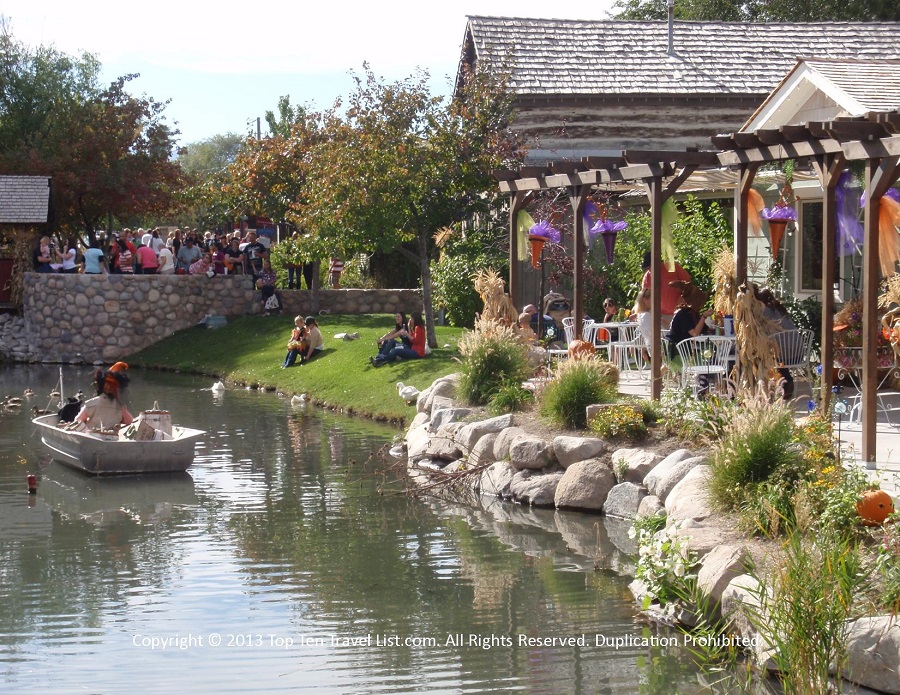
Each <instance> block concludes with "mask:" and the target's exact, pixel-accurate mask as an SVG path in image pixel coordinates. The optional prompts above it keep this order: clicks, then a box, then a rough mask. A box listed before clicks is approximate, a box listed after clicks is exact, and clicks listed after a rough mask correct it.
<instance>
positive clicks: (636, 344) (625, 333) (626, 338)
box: [609, 323, 644, 372]
mask: <svg viewBox="0 0 900 695" xmlns="http://www.w3.org/2000/svg"><path fill="white" fill-rule="evenodd" d="M618 333H619V335H618V339H617V340H612V341H610V343H609V352H610V362H612V363H613V364H615V365H616V366H617V367H618V368H619V369H620V370H621V371H623V372H627V371H631V369H632V366H631V361H632V360H631V358H632V357H635V367H636V368H637V369H641V367H642V365H643V357H642V352H641V351H642V349H643V348H644V341H643V338H642V337H641V335H640V331H638V325H637V323H623V324H621V325H620V326H619V328H618Z"/></svg>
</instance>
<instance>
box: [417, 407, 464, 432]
mask: <svg viewBox="0 0 900 695" xmlns="http://www.w3.org/2000/svg"><path fill="white" fill-rule="evenodd" d="M422 414H423V413H419V414H418V415H416V417H419V415H422ZM471 414H472V409H471V408H441V409H440V410H437V409H434V410H432V411H431V421H430V422H429V424H428V429H429V431H431V432H437V431H438V430H439V429H440V428H441V426H442V425H449V424H450V423H451V422H459V421H460V420H464V419H465V418H467V417H469V415H471Z"/></svg>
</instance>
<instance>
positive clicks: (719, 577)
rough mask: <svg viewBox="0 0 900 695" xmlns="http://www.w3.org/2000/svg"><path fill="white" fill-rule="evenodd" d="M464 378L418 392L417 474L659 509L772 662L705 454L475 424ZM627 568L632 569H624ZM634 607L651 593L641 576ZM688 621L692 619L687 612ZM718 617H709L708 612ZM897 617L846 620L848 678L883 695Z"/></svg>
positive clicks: (518, 498)
mask: <svg viewBox="0 0 900 695" xmlns="http://www.w3.org/2000/svg"><path fill="white" fill-rule="evenodd" d="M458 379H459V375H458V374H452V375H449V376H446V377H443V378H441V379H438V380H436V381H435V382H434V383H433V384H432V385H431V386H429V387H428V388H426V389H425V390H424V391H422V392H421V394H420V395H419V399H418V402H417V406H416V407H417V413H416V417H415V418H414V419H413V421H412V423H411V424H410V426H409V429H408V430H407V432H406V454H407V461H408V466H409V467H410V468H411V470H413V471H416V472H423V471H424V472H425V473H426V474H428V473H433V472H435V471H441V472H442V473H444V474H446V473H454V472H463V471H466V470H469V469H471V468H472V467H475V466H479V467H481V470H480V472H479V473H474V474H472V475H467V476H465V478H464V479H465V480H466V482H467V483H468V484H469V485H470V486H471V487H472V488H473V489H474V490H475V491H476V492H479V493H480V494H482V495H488V496H497V497H500V498H502V499H505V500H510V501H513V502H518V503H520V504H528V505H532V506H542V507H555V508H557V509H570V510H575V511H584V512H594V513H602V514H605V515H607V516H609V517H611V518H618V519H626V520H629V521H631V520H634V519H636V518H639V517H644V516H649V515H652V514H655V513H657V512H660V511H663V512H665V514H666V517H667V526H668V529H669V531H670V532H674V533H675V534H676V535H677V536H678V538H679V539H680V542H681V543H682V544H683V546H685V547H686V550H687V551H689V552H692V553H694V554H696V556H697V557H698V558H699V561H700V569H699V572H698V580H697V581H698V587H699V588H700V590H701V591H702V592H703V593H704V594H705V595H707V596H708V597H709V601H708V605H709V606H711V607H715V606H721V611H722V613H723V615H729V616H732V617H731V628H732V632H733V634H734V635H736V636H737V638H739V640H740V641H737V642H735V644H738V645H740V646H744V647H747V648H748V651H749V653H750V654H751V655H752V656H753V658H754V659H755V660H756V661H757V663H759V664H760V665H763V666H771V665H772V662H771V658H770V657H771V653H772V646H771V645H769V644H767V643H766V642H765V640H764V638H763V637H762V636H761V635H760V634H759V633H758V632H757V631H756V629H755V628H754V626H753V625H752V624H751V622H750V621H749V620H747V619H746V618H744V617H743V616H744V614H745V611H744V610H743V609H744V608H750V609H751V610H757V611H758V610H759V606H758V605H755V601H754V593H753V589H754V588H755V587H756V580H755V579H754V578H753V577H752V576H751V575H748V574H745V573H744V572H745V568H746V566H747V559H748V558H749V555H750V550H749V549H748V547H747V545H746V544H745V543H744V542H743V541H742V539H741V538H740V537H739V536H737V535H735V534H734V533H733V532H731V531H729V530H727V529H725V528H723V527H721V526H720V525H717V519H716V517H715V515H714V513H713V511H712V507H711V506H710V504H709V503H708V501H707V491H706V481H707V478H708V475H709V470H710V469H709V465H708V459H707V456H706V454H705V453H703V452H698V451H690V450H687V449H678V450H677V451H674V452H672V453H671V454H669V455H667V456H662V455H660V454H657V453H654V452H652V451H647V450H644V449H640V448H625V449H616V448H614V446H613V445H612V444H610V443H609V442H607V441H605V440H603V439H598V438H596V437H572V436H557V437H554V438H552V440H550V441H547V440H545V439H543V438H541V437H540V436H537V435H535V434H533V433H531V432H529V431H527V429H526V428H525V427H522V426H520V425H527V423H525V422H524V419H523V420H522V421H521V422H520V421H519V420H517V417H516V416H515V415H514V414H508V415H500V416H498V417H492V418H489V419H486V420H472V417H473V415H474V412H473V410H472V409H470V408H466V407H461V406H459V405H457V404H456V403H455V402H454V400H453V397H454V395H455V392H456V384H457V382H458ZM622 566H627V565H621V564H620V567H622ZM631 589H632V593H633V594H634V595H635V599H636V600H637V601H638V603H639V604H640V603H642V602H643V599H644V597H645V595H646V590H645V587H643V585H642V584H641V583H640V582H639V581H637V580H635V581H634V582H632V584H631ZM682 617H683V618H685V619H686V618H687V617H688V616H682ZM710 617H713V616H710ZM898 672H900V623H898V621H897V619H896V618H895V617H892V616H888V615H883V616H872V617H867V618H862V619H859V620H856V621H854V622H853V623H852V624H851V626H850V637H849V659H848V664H847V667H846V670H845V673H844V677H845V678H846V679H847V680H849V681H851V682H853V683H857V684H859V685H862V686H865V687H867V688H871V689H873V690H876V691H878V692H883V693H891V694H892V695H895V694H896V695H900V677H898Z"/></svg>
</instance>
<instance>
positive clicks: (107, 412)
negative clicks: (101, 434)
mask: <svg viewBox="0 0 900 695" xmlns="http://www.w3.org/2000/svg"><path fill="white" fill-rule="evenodd" d="M127 371H128V365H127V364H125V363H124V362H116V363H115V364H114V365H113V366H112V367H110V368H109V369H107V370H106V371H104V370H102V369H98V370H97V373H96V375H95V379H94V381H95V383H96V385H97V395H96V396H95V397H94V398H91V399H90V400H88V401H85V403H84V405H83V406H82V408H81V412H79V413H78V415H77V416H76V417H75V421H76V422H83V423H84V424H86V425H87V426H88V427H91V428H99V429H103V430H109V429H113V428H117V427H119V426H122V425H130V424H131V423H132V421H133V420H134V418H133V417H132V415H131V413H129V412H128V408H126V407H125V404H124V403H123V402H122V395H123V394H122V391H123V390H124V389H125V387H127V386H128V374H127V373H126V372H127Z"/></svg>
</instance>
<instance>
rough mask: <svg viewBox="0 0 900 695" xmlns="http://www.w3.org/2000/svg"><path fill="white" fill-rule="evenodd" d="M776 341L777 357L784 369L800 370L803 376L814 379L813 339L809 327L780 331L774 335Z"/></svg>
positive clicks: (810, 379)
mask: <svg viewBox="0 0 900 695" xmlns="http://www.w3.org/2000/svg"><path fill="white" fill-rule="evenodd" d="M772 338H773V340H774V341H775V359H776V360H777V361H778V366H779V367H781V368H782V369H790V370H795V371H798V372H800V373H801V374H802V375H803V378H805V379H807V380H808V381H812V380H813V358H812V340H813V332H812V331H811V330H809V329H808V328H795V329H791V330H787V331H779V332H778V333H776V334H775V335H773V336H772Z"/></svg>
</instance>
